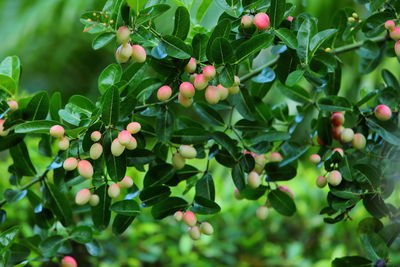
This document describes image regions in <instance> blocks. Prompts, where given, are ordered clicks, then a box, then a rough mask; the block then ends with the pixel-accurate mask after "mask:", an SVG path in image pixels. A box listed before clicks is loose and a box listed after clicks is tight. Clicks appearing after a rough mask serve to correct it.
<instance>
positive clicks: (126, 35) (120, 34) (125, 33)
mask: <svg viewBox="0 0 400 267" xmlns="http://www.w3.org/2000/svg"><path fill="white" fill-rule="evenodd" d="M130 35H131V31H130V30H129V29H128V27H126V26H121V27H119V28H118V30H117V42H118V43H120V44H125V43H127V42H129V41H130V39H131V36H130Z"/></svg>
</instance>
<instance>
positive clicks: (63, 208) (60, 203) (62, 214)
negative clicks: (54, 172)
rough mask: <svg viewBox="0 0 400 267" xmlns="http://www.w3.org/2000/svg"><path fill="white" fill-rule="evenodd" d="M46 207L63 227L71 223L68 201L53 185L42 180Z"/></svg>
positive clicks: (70, 209) (70, 210)
mask: <svg viewBox="0 0 400 267" xmlns="http://www.w3.org/2000/svg"><path fill="white" fill-rule="evenodd" d="M44 185H45V188H46V199H47V205H48V207H49V208H50V209H51V211H52V212H53V213H54V214H55V215H56V217H57V218H58V220H59V221H60V222H61V223H62V225H64V226H68V225H70V224H71V223H72V208H71V206H70V204H69V201H68V200H67V198H66V197H65V195H64V194H63V193H61V192H60V191H59V189H58V188H57V187H56V186H54V184H52V183H50V182H48V181H47V179H44Z"/></svg>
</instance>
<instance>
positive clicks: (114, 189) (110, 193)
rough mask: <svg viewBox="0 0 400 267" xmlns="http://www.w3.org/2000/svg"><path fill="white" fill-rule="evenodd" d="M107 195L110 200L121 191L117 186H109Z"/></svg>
mask: <svg viewBox="0 0 400 267" xmlns="http://www.w3.org/2000/svg"><path fill="white" fill-rule="evenodd" d="M107 193H108V196H109V197H110V198H117V197H118V196H119V194H120V193H121V189H120V187H119V185H118V184H111V185H110V186H109V187H108V190H107Z"/></svg>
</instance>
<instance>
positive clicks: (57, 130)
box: [50, 125, 65, 138]
mask: <svg viewBox="0 0 400 267" xmlns="http://www.w3.org/2000/svg"><path fill="white" fill-rule="evenodd" d="M64 133H65V130H64V127H62V126H61V125H54V126H52V127H51V128H50V135H51V136H53V137H54V138H60V137H63V136H64Z"/></svg>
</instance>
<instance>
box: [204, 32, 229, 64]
mask: <svg viewBox="0 0 400 267" xmlns="http://www.w3.org/2000/svg"><path fill="white" fill-rule="evenodd" d="M210 49H211V59H210V60H211V61H212V62H215V63H217V64H223V63H224V64H226V63H232V62H233V61H234V54H233V48H232V46H231V44H230V43H229V41H228V40H227V39H225V38H223V37H218V38H216V39H215V40H214V41H213V43H212V44H211V48H210Z"/></svg>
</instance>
